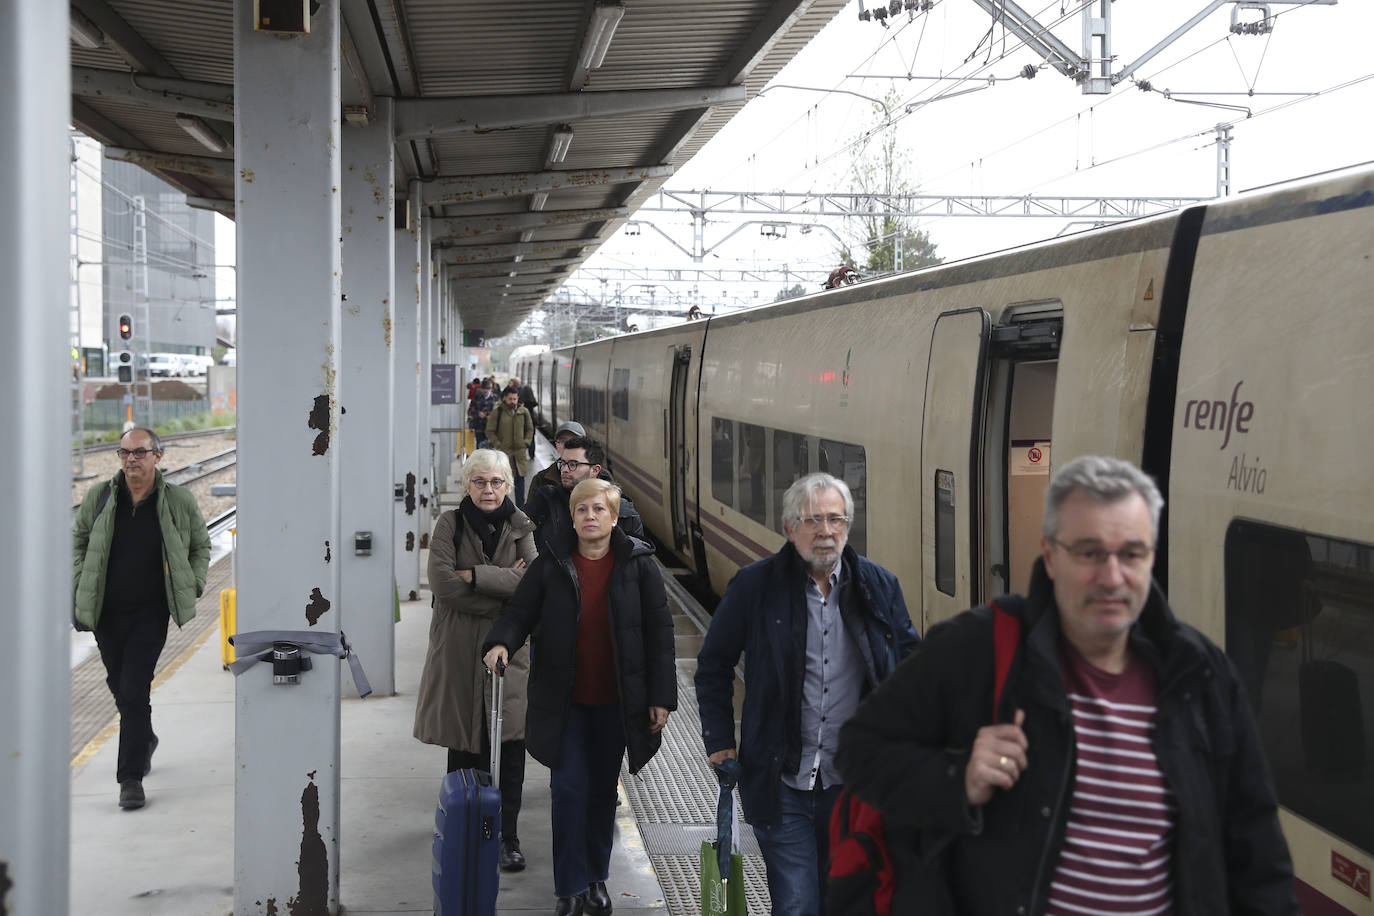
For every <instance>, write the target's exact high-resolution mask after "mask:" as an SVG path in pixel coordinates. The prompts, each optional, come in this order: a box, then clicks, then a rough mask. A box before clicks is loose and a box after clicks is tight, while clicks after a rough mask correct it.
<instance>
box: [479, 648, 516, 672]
mask: <svg viewBox="0 0 1374 916" xmlns="http://www.w3.org/2000/svg"><path fill="white" fill-rule="evenodd" d="M509 662H510V653H509V652H507V651H506V647H505V646H492V647H491V649H490V651H488V652H487V654H486V655H484V656H482V663H483V664H484V665H486V666H487V670H488V671H491V672H495V671H496V667H497V665H500V666H501V667H502V668H504V667H506V665H507V664H508V663H509Z"/></svg>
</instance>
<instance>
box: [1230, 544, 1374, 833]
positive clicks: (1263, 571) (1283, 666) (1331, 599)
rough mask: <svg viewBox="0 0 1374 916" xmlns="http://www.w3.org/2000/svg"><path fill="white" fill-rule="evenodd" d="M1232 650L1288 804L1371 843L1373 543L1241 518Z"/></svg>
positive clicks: (1233, 578)
mask: <svg viewBox="0 0 1374 916" xmlns="http://www.w3.org/2000/svg"><path fill="white" fill-rule="evenodd" d="M1226 652H1227V654H1228V655H1230V656H1231V659H1232V660H1233V661H1234V662H1235V664H1236V668H1237V669H1238V670H1239V671H1240V675H1241V680H1242V682H1243V683H1244V684H1245V688H1246V692H1247V693H1248V694H1249V695H1250V703H1251V705H1252V706H1253V708H1254V710H1255V718H1256V719H1258V721H1259V728H1260V735H1261V738H1262V739H1263V741H1264V747H1265V753H1266V755H1267V756H1268V758H1269V765H1270V767H1271V769H1272V771H1273V775H1274V783H1275V785H1276V786H1277V787H1278V793H1279V802H1280V804H1282V805H1284V806H1285V807H1287V808H1289V809H1290V810H1292V811H1293V812H1295V813H1296V814H1298V815H1300V816H1301V817H1303V818H1305V819H1307V820H1309V821H1312V822H1313V823H1315V824H1317V825H1318V826H1319V827H1321V828H1322V829H1323V830H1326V831H1328V832H1330V833H1333V834H1335V835H1336V836H1337V837H1339V838H1340V839H1342V840H1344V841H1345V842H1347V843H1350V844H1351V845H1353V846H1356V847H1359V848H1360V849H1374V819H1371V818H1370V817H1369V812H1370V811H1371V810H1374V766H1371V765H1370V764H1371V763H1374V754H1372V753H1371V748H1370V738H1371V736H1374V547H1372V546H1370V545H1368V544H1358V543H1355V542H1353V541H1346V540H1339V539H1337V538H1330V537H1323V536H1320V535H1316V534H1307V533H1304V532H1300V531H1294V530H1292V529H1288V528H1277V527H1274V526H1272V525H1266V524H1262V523H1260V522H1253V521H1248V520H1243V519H1237V520H1235V521H1233V522H1232V523H1231V525H1230V527H1229V528H1228V529H1227V531H1226ZM1361 799H1363V801H1361Z"/></svg>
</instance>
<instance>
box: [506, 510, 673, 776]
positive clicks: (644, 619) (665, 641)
mask: <svg viewBox="0 0 1374 916" xmlns="http://www.w3.org/2000/svg"><path fill="white" fill-rule="evenodd" d="M575 545H576V541H575V538H573V537H563V538H560V539H558V540H557V541H556V542H555V543H553V544H550V545H549V548H550V549H549V550H548V551H547V552H541V553H540V555H539V557H538V559H536V560H535V561H534V563H533V564H532V565H531V566H530V568H529V571H528V572H526V573H525V577H524V578H523V579H521V580H520V585H519V587H518V588H516V590H515V596H514V597H513V598H511V600H510V601H509V602H508V603H507V604H506V607H505V608H504V610H503V611H502V612H501V619H500V620H498V621H497V622H496V625H495V626H494V627H492V629H491V632H490V633H489V634H488V635H487V641H486V644H485V645H483V647H482V653H483V654H484V655H485V654H486V653H487V652H488V651H489V650H490V649H491V648H492V647H493V646H505V647H506V648H507V649H508V650H509V651H510V652H512V653H513V652H515V650H517V649H519V648H520V647H521V646H522V645H524V644H525V640H526V639H527V638H528V639H529V640H530V681H529V708H528V710H527V712H526V716H525V745H526V747H528V748H529V752H530V753H531V754H532V755H533V756H534V759H535V760H538V761H539V762H540V763H542V764H544V765H545V766H547V767H556V766H558V763H559V751H560V749H561V747H562V745H563V726H564V724H565V723H566V721H567V718H568V707H569V705H571V703H572V693H573V679H574V678H575V677H576V673H577V672H576V670H575V669H576V666H577V626H578V621H579V619H580V618H581V616H582V593H581V590H580V589H579V587H578V581H577V567H576V565H575V564H574V563H573V560H572V554H573V550H574V549H575ZM611 553H613V554H614V555H615V568H614V569H613V571H612V572H611V581H610V585H609V598H610V623H611V648H612V650H613V652H614V654H615V679H616V688H617V691H618V692H619V694H620V714H621V718H622V720H623V724H624V727H625V747H626V751H627V752H628V754H629V760H630V772H631V773H635V772H638V771H639V769H640V768H641V767H642V766H644V764H646V763H648V762H649V760H650V759H652V758H653V756H654V754H656V753H658V748H659V745H660V743H661V741H662V735H661V734H654V733H650V731H649V707H650V706H662V707H663V708H665V709H669V710H673V709H677V666H676V663H675V661H674V646H673V618H672V615H671V614H670V613H669V612H668V597H667V594H666V592H665V591H664V588H663V579H662V577H661V576H660V575H659V572H658V569H657V568H656V567H655V566H654V563H653V560H652V559H651V554H652V553H653V548H651V547H650V546H649V545H648V544H645V543H644V542H643V541H640V540H637V539H635V538H632V537H630V536H629V535H627V534H625V532H623V531H621V530H620V529H619V528H616V529H613V530H612V532H611Z"/></svg>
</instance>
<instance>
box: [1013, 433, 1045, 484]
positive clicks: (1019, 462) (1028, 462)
mask: <svg viewBox="0 0 1374 916" xmlns="http://www.w3.org/2000/svg"><path fill="white" fill-rule="evenodd" d="M1008 463H1009V464H1010V466H1011V476H1012V477H1041V476H1044V475H1048V474H1049V472H1050V444H1049V443H1048V442H1034V441H1027V440H1024V439H1016V440H1013V441H1012V443H1011V455H1010V461H1009V462H1008Z"/></svg>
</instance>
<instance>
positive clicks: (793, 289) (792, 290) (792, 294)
mask: <svg viewBox="0 0 1374 916" xmlns="http://www.w3.org/2000/svg"><path fill="white" fill-rule="evenodd" d="M805 295H806V288H805V287H804V286H802V285H801V284H800V283H794V284H792V285H791V286H784V287H783V288H782V289H780V290H778V294H777V295H776V296H774V297H773V301H774V302H781V301H782V300H784V299H795V298H797V297H798V296H805Z"/></svg>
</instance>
